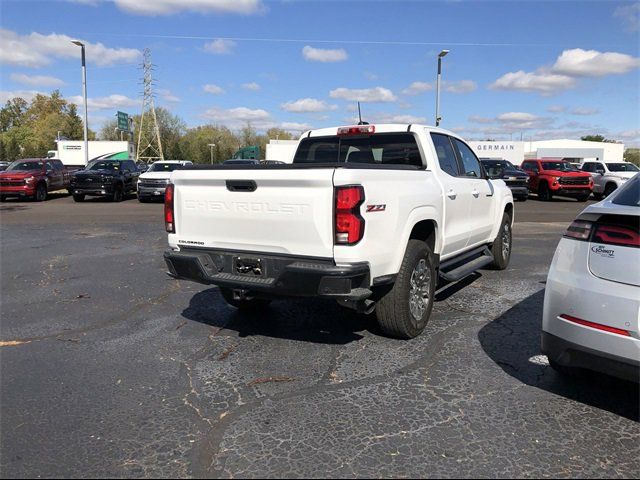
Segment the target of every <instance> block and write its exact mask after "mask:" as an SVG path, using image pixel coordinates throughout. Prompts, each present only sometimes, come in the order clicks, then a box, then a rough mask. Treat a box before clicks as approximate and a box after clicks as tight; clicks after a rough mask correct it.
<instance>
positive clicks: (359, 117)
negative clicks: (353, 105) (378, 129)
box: [358, 102, 369, 125]
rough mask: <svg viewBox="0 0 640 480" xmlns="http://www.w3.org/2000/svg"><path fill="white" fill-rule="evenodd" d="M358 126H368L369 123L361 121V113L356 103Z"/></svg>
mask: <svg viewBox="0 0 640 480" xmlns="http://www.w3.org/2000/svg"><path fill="white" fill-rule="evenodd" d="M358 125H369V122H363V121H362V113H361V112H360V102H358Z"/></svg>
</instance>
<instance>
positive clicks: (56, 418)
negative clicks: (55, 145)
mask: <svg viewBox="0 0 640 480" xmlns="http://www.w3.org/2000/svg"><path fill="white" fill-rule="evenodd" d="M545 206H546V205H544V204H541V203H539V202H537V201H535V200H530V201H528V202H526V203H516V221H517V223H516V225H515V227H514V251H513V252H514V253H513V257H512V261H511V265H510V267H509V269H508V270H506V271H505V272H495V271H486V270H483V271H481V272H479V273H478V274H475V275H473V276H471V277H469V278H467V279H465V280H463V281H461V282H459V283H457V284H453V285H449V286H447V287H445V288H443V289H441V290H440V291H439V292H438V296H437V301H436V303H435V306H434V311H433V315H432V318H431V321H430V322H429V324H428V326H427V329H426V330H425V332H424V333H423V334H422V335H421V336H420V337H418V338H417V339H414V340H412V341H401V340H393V339H389V338H385V337H383V336H381V335H380V332H379V331H378V329H377V327H376V325H375V321H374V317H367V316H362V315H357V314H355V313H354V312H351V311H349V310H344V309H342V308H340V307H339V306H337V305H336V304H335V303H333V302H330V301H321V300H317V299H310V300H278V301H275V302H273V304H272V306H271V307H270V308H269V309H268V310H267V311H265V312H261V313H257V314H251V315H241V314H239V313H238V312H237V311H236V310H235V309H233V308H232V307H229V306H227V305H226V304H225V302H224V300H223V299H222V297H221V295H220V294H219V292H218V290H217V289H216V288H212V287H207V286H203V285H197V284H194V283H189V282H182V281H176V280H172V279H170V278H168V277H167V276H166V275H165V274H164V270H165V268H164V263H163V260H162V252H163V250H164V248H165V243H166V239H165V234H164V232H163V228H162V227H163V226H162V223H161V222H162V218H161V216H162V214H161V212H162V205H161V204H139V203H138V202H136V201H135V200H128V201H125V202H123V203H122V204H118V205H116V204H110V203H106V202H101V201H95V202H93V201H92V202H85V204H81V205H75V204H73V201H72V200H71V199H69V198H68V197H60V198H55V199H53V200H50V201H48V202H45V203H44V204H35V203H22V202H11V201H10V202H7V203H5V204H2V205H1V206H0V241H1V247H0V271H1V278H0V281H1V284H0V287H1V292H2V293H1V298H0V300H1V304H0V305H1V306H0V309H1V310H0V315H1V323H0V342H2V343H0V475H2V477H11V478H25V477H90V478H93V477H104V476H108V477H219V478H231V477H261V478H264V477H287V478H292V477H322V478H329V477H475V478H478V477H500V478H503V477H532V478H541V477H599V478H600V477H615V478H618V477H620V478H630V477H633V478H637V477H638V476H640V466H639V462H638V458H640V424H639V423H638V415H639V412H638V410H639V396H638V386H637V385H634V384H629V383H626V382H622V381H618V380H615V379H612V378H608V377H605V376H598V375H591V376H589V377H587V378H585V379H566V378H562V377H560V376H559V375H557V374H556V373H555V372H554V371H553V370H551V369H550V368H549V367H548V365H547V363H546V359H545V358H544V357H541V356H540V352H539V336H540V324H541V313H542V299H543V296H544V282H545V280H546V273H547V269H548V265H549V263H550V261H551V258H552V256H553V252H554V249H555V246H556V245H557V242H558V240H559V238H560V235H561V234H562V232H563V230H564V229H565V228H566V225H567V224H568V222H570V221H571V220H572V219H573V218H574V216H575V214H576V213H577V212H579V211H580V210H581V209H582V207H583V206H584V205H583V204H578V203H576V202H563V201H556V202H553V203H552V207H553V208H552V211H553V214H552V215H551V216H547V217H545V219H544V220H541V218H540V210H541V209H542V208H543V207H545ZM76 207H78V209H77V215H73V214H72V213H73V211H74V210H75V209H76ZM120 212H121V213H120ZM25 218H26V220H25ZM539 222H544V223H539Z"/></svg>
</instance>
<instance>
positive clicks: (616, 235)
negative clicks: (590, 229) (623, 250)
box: [593, 225, 640, 247]
mask: <svg viewBox="0 0 640 480" xmlns="http://www.w3.org/2000/svg"><path fill="white" fill-rule="evenodd" d="M593 241H594V242H597V243H606V244H609V245H620V246H623V247H640V234H638V232H637V231H634V230H633V229H631V228H629V227H625V226H622V225H597V226H596V231H595V233H594V234H593Z"/></svg>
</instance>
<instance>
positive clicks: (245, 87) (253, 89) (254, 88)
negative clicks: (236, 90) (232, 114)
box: [242, 82, 261, 92]
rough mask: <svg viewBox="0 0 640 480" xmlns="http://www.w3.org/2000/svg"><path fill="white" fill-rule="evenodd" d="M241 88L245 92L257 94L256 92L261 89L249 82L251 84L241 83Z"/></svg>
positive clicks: (254, 83)
mask: <svg viewBox="0 0 640 480" xmlns="http://www.w3.org/2000/svg"><path fill="white" fill-rule="evenodd" d="M242 88H244V89H245V90H251V91H254V92H257V91H258V90H260V88H261V87H260V85H258V84H257V83H256V82H251V83H243V84H242Z"/></svg>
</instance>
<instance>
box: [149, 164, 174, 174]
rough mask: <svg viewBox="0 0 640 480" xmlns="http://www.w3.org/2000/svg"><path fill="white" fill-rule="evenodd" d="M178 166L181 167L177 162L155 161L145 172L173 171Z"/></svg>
mask: <svg viewBox="0 0 640 480" xmlns="http://www.w3.org/2000/svg"><path fill="white" fill-rule="evenodd" d="M179 168H182V165H181V164H179V163H162V162H157V163H154V164H153V165H151V166H150V167H149V170H147V172H173V171H174V170H177V169H179Z"/></svg>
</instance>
